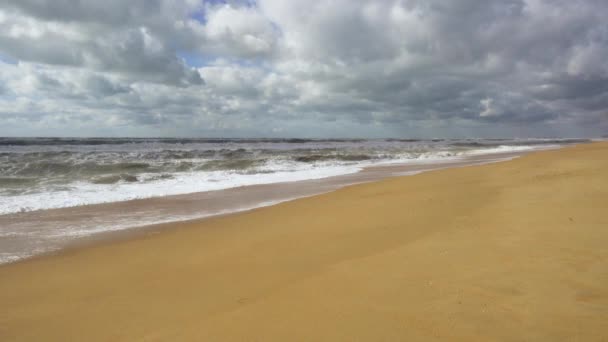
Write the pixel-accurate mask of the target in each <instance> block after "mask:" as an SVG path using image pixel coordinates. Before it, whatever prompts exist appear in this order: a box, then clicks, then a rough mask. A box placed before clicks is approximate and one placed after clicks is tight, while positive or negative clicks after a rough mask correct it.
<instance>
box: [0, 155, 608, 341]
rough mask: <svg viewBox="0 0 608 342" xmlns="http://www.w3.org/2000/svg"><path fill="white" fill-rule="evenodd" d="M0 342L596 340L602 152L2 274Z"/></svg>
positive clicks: (163, 235)
mask: <svg viewBox="0 0 608 342" xmlns="http://www.w3.org/2000/svg"><path fill="white" fill-rule="evenodd" d="M0 340H1V341H12V340H33V341H49V340H57V341H67V340H75V341H95V340H102V341H117V340H124V341H139V340H142V341H143V340H145V341H155V340H172V341H177V340H199V341H222V340H236V341H355V340H360V341H404V340H410V341H418V340H462V341H471V340H480V341H492V340H499V341H504V340H507V341H508V340H513V341H540V340H545V341H602V340H608V143H595V144H589V145H579V146H575V147H570V148H565V149H562V150H556V151H544V152H538V153H534V154H530V155H527V156H525V157H522V158H519V159H517V160H513V161H509V162H503V163H498V164H491V165H484V166H474V167H466V168H457V169H448V170H441V171H433V172H428V173H424V174H420V175H416V176H411V177H401V178H395V179H389V180H384V181H381V182H376V183H370V184H363V185H357V186H352V187H348V188H344V189H341V190H338V191H335V192H333V193H329V194H325V195H320V196H316V197H311V198H306V199H301V200H297V201H293V202H288V203H283V204H280V205H277V206H274V207H269V208H263V209H259V210H254V211H251V212H246V213H241V214H236V215H230V216H225V217H217V218H213V219H208V220H204V221H200V222H195V223H187V224H175V225H173V227H171V229H165V230H162V231H161V232H160V233H156V234H148V235H146V236H140V237H137V238H130V239H127V240H123V241H114V242H105V243H99V244H97V245H94V246H90V247H87V248H80V249H76V250H70V251H66V252H63V253H60V254H58V255H52V256H46V257H41V258H35V259H32V260H28V261H25V262H19V263H15V264H9V265H4V266H0Z"/></svg>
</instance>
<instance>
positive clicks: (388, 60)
mask: <svg viewBox="0 0 608 342" xmlns="http://www.w3.org/2000/svg"><path fill="white" fill-rule="evenodd" d="M606 18H608V1H605V0H453V1H445V0H401V1H399V0H395V1H393V0H302V1H300V0H293V1H291V0H290V1H286V0H255V1H254V0H249V1H202V0H131V1H124V0H103V1H100V0H0V135H2V136H6V135H8V136H40V135H43V136H206V137H220V136H229V137H259V136H264V137H492V136H494V137H496V136H500V137H528V136H562V137H579V136H599V135H603V134H606V133H608V20H606Z"/></svg>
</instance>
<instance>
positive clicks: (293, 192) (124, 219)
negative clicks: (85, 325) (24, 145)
mask: <svg viewBox="0 0 608 342" xmlns="http://www.w3.org/2000/svg"><path fill="white" fill-rule="evenodd" d="M561 147H563V146H551V147H542V148H540V149H538V148H537V149H535V150H529V151H519V152H500V153H489V154H479V155H473V156H468V157H460V158H453V159H446V160H436V161H416V162H410V163H393V164H381V165H376V166H367V167H364V168H362V169H361V170H360V171H359V172H356V173H349V174H344V175H339V176H332V177H326V178H322V179H310V180H302V181H293V182H279V183H271V184H257V185H247V186H241V187H236V188H230V189H222V190H215V191H207V192H195V193H189V194H180V195H170V196H162V197H155V198H143V199H135V200H130V201H120V202H111V203H102V204H91V205H83V206H76V207H68V208H57V209H45V210H38V211H33V212H24V213H17V214H6V215H0V227H4V230H5V231H7V230H8V231H11V230H12V231H13V232H14V233H19V234H18V235H17V236H16V237H14V238H12V239H11V238H10V235H9V236H8V237H7V236H6V235H4V236H2V239H0V251H4V252H5V253H6V251H10V250H11V249H13V250H16V251H17V252H16V253H14V254H17V253H23V254H21V255H18V256H15V257H13V258H12V259H7V260H3V258H2V255H1V254H0V265H2V264H6V263H14V262H21V261H23V260H27V259H30V258H36V257H39V256H42V257H44V256H47V255H52V254H56V253H60V252H61V251H62V250H64V249H73V248H80V247H81V246H90V245H91V244H94V243H99V242H111V241H114V240H117V239H121V238H132V237H136V236H138V234H144V235H145V234H150V233H157V232H158V231H159V230H163V229H166V228H167V227H171V225H173V224H176V223H195V222H200V221H201V220H205V219H208V218H211V217H215V216H225V215H231V214H235V213H240V212H247V211H251V210H255V209H259V208H264V207H268V206H272V205H276V204H279V203H283V202H288V201H293V200H297V199H300V198H306V197H310V196H316V195H320V194H324V193H328V192H332V191H335V190H337V189H340V188H343V187H347V186H351V185H355V184H363V183H368V182H374V181H379V180H382V179H386V178H392V177H400V176H408V175H415V174H418V173H422V172H428V171H433V170H440V169H446V168H454V167H467V166H474V165H483V164H487V163H496V162H502V161H507V160H511V159H513V158H518V157H520V156H522V155H525V154H527V153H533V152H535V151H542V150H547V149H556V148H561ZM13 225H14V226H15V228H13V229H11V226H13ZM79 225H82V227H79ZM63 226H66V227H70V228H69V229H67V230H66V231H65V235H61V233H60V232H61V229H60V230H59V231H57V228H58V227H63ZM53 232H55V234H56V235H57V236H56V237H57V238H54V239H51V240H50V241H48V242H47V243H46V244H45V243H44V242H40V241H36V242H35V243H36V245H35V246H32V247H29V246H25V247H20V244H23V243H25V244H27V243H30V241H31V238H30V237H29V236H37V237H39V239H41V238H42V236H44V235H48V234H51V236H53V237H55V236H54V235H53ZM28 248H29V250H28ZM32 248H35V250H34V251H33V252H32V251H31V250H32ZM21 250H25V252H21Z"/></svg>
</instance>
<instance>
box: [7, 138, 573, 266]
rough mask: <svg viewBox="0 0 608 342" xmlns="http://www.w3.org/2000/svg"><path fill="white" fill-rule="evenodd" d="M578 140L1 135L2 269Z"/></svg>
mask: <svg viewBox="0 0 608 342" xmlns="http://www.w3.org/2000/svg"><path fill="white" fill-rule="evenodd" d="M580 142H584V140H565V139H509V140H507V139H456V140H445V139H431V140H417V139H373V140H360V139H348V140H343V139H325V140H316V139H171V138H0V263H2V262H10V261H15V260H19V259H22V258H25V257H28V256H32V255H36V254H40V253H44V252H48V251H51V250H56V249H59V248H62V247H64V246H66V245H69V244H70V243H71V242H73V241H74V240H77V239H81V238H83V237H90V236H92V235H95V234H100V233H104V232H108V231H116V230H123V229H127V228H131V227H136V226H142V225H150V224H155V223H162V222H171V221H180V220H187V219H194V218H200V217H205V216H210V215H216V214H219V213H229V212H234V211H239V210H246V209H251V208H255V207H260V206H264V205H270V204H274V203H279V202H282V201H285V200H289V199H293V198H298V197H303V196H307V195H312V194H316V193H321V192H324V191H329V190H332V189H335V188H337V187H340V186H343V185H347V184H353V183H357V182H362V181H367V180H373V179H379V178H383V177H387V176H391V175H396V174H399V173H398V172H396V170H397V171H398V170H399V168H400V167H401V168H403V167H406V166H409V167H412V166H415V165H419V166H420V165H427V166H428V165H433V164H441V163H458V162H462V161H465V160H467V159H471V158H475V157H476V156H493V155H501V154H513V153H524V152H527V151H532V150H536V149H546V148H554V147H559V146H562V145H564V144H572V143H580ZM484 160H485V159H484ZM488 160H489V159H488ZM380 167H385V169H384V170H390V172H388V171H387V172H384V173H383V172H379V171H376V173H374V176H373V177H372V176H370V177H369V179H367V178H365V177H363V175H362V174H361V172H362V171H363V170H366V169H368V168H380ZM387 167H388V169H386V168H387ZM425 167H426V166H425ZM423 169H424V167H423ZM379 170H380V169H379ZM402 171H403V172H406V171H407V170H406V169H403V170H402ZM358 174H360V176H356V175H358ZM348 175H350V178H349V177H347V176H348ZM340 177H342V178H340ZM345 177H346V178H345ZM357 177H359V178H357ZM321 180H322V181H321ZM315 181H317V182H315ZM285 184H291V185H290V186H286V185H285ZM303 184H304V185H305V186H304V185H303ZM278 185H280V186H278ZM262 186H266V187H262ZM247 189H249V190H247ZM260 189H261V190H260ZM230 196H233V197H230ZM146 199H147V200H146ZM124 201H130V202H129V203H130V204H129V205H130V206H131V207H130V208H131V209H130V210H128V212H125V210H124V208H127V207H126V206H124V205H123V206H121V205H118V204H117V203H122V202H124ZM133 206H134V207H133ZM135 209H136V210H135Z"/></svg>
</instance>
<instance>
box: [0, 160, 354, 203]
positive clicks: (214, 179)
mask: <svg viewBox="0 0 608 342" xmlns="http://www.w3.org/2000/svg"><path fill="white" fill-rule="evenodd" d="M273 169H275V170H282V171H274V172H273V171H272V170H273ZM359 170H361V167H360V166H357V165H345V166H322V167H313V166H308V167H300V168H299V169H294V170H291V171H290V170H285V167H283V168H281V166H279V165H268V168H267V172H262V173H254V174H239V173H235V172H228V171H207V172H187V173H176V174H174V175H173V177H172V178H169V179H160V180H156V181H150V182H135V183H117V184H93V183H89V182H75V183H72V184H70V188H69V189H65V190H61V191H51V192H41V193H30V194H22V195H16V196H10V197H0V214H9V213H17V212H26V211H33V210H41V209H52V208H66V207H74V206H79V205H88V204H99V203H111V202H119V201H128V200H134V199H142V198H151V197H161V196H169V195H179V194H188V193H194V192H204V191H214V190H223V189H229V188H236V187H241V186H248V185H256V184H270V183H280V182H293V181H301V180H307V179H320V178H326V177H332V176H338V175H344V174H350V173H355V172H358V171H359ZM141 178H142V179H145V178H146V176H145V175H143V176H142V177H141Z"/></svg>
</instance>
